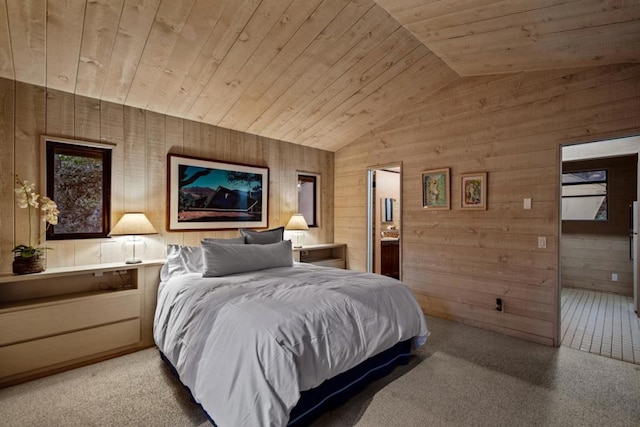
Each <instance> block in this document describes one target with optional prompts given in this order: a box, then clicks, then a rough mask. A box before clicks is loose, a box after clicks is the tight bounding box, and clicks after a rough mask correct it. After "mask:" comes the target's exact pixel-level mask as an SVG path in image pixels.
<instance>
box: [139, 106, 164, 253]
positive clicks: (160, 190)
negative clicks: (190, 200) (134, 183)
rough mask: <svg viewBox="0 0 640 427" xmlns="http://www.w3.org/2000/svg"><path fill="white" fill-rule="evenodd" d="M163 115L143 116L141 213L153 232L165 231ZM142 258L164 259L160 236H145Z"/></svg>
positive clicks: (147, 113)
mask: <svg viewBox="0 0 640 427" xmlns="http://www.w3.org/2000/svg"><path fill="white" fill-rule="evenodd" d="M165 118H166V116H165V115H162V114H158V113H154V112H151V111H147V112H145V144H144V145H145V160H146V165H145V170H146V173H145V195H146V198H145V206H144V212H145V213H146V215H147V218H149V221H151V224H153V226H154V227H155V229H156V230H165V229H166V227H167V225H166V219H167V215H166V213H167V212H166V211H167V210H166V206H167V192H166V188H167V184H166V180H167V176H166V162H167V155H166V149H165V146H166V141H165V132H166V127H165ZM145 240H147V241H148V242H149V243H148V244H147V248H146V251H145V252H143V253H141V256H144V257H145V258H151V259H158V258H163V257H164V256H165V252H164V250H163V249H164V248H163V246H164V245H163V238H162V235H158V234H154V235H149V236H145Z"/></svg>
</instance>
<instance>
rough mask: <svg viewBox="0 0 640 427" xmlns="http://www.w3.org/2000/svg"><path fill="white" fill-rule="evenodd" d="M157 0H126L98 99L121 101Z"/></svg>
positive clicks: (134, 68)
mask: <svg viewBox="0 0 640 427" xmlns="http://www.w3.org/2000/svg"><path fill="white" fill-rule="evenodd" d="M159 5H160V0H126V1H125V3H124V7H123V10H122V13H121V16H120V21H119V22H118V32H117V34H116V37H115V40H114V43H113V52H112V54H111V60H110V61H109V66H108V68H107V72H106V75H105V79H104V86H103V88H102V93H101V95H100V99H102V100H104V101H110V102H115V103H118V104H122V103H123V102H124V101H125V99H126V98H127V93H128V92H129V88H130V86H131V82H132V80H133V76H134V75H135V73H136V71H137V68H138V63H139V62H140V57H141V56H142V50H143V49H144V47H145V45H146V42H147V38H148V36H149V32H150V31H151V25H152V24H153V21H154V18H155V16H156V12H157V10H158V6H159Z"/></svg>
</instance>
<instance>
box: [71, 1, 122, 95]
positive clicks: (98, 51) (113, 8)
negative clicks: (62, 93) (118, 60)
mask: <svg viewBox="0 0 640 427" xmlns="http://www.w3.org/2000/svg"><path fill="white" fill-rule="evenodd" d="M123 3H124V0H96V1H91V2H87V6H86V9H85V16H84V27H83V30H82V44H81V47H80V60H79V62H78V64H77V65H78V77H77V81H76V92H75V93H76V94H77V95H82V96H87V97H89V98H94V99H100V95H101V94H102V88H103V86H104V80H105V76H106V74H107V69H108V67H109V61H110V60H111V57H112V52H113V42H114V40H115V37H116V33H117V31H118V22H119V21H120V13H121V12H122V5H123Z"/></svg>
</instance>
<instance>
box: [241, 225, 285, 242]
mask: <svg viewBox="0 0 640 427" xmlns="http://www.w3.org/2000/svg"><path fill="white" fill-rule="evenodd" d="M240 234H242V235H243V236H244V237H245V238H246V239H245V241H246V243H248V244H251V245H255V244H258V245H266V244H268V243H278V242H282V238H283V236H284V227H278V228H274V229H272V230H267V231H254V230H247V229H246V228H241V229H240Z"/></svg>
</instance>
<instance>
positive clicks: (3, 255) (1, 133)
mask: <svg viewBox="0 0 640 427" xmlns="http://www.w3.org/2000/svg"><path fill="white" fill-rule="evenodd" d="M0 6H2V5H0ZM15 90H16V84H15V82H13V81H11V80H7V79H0V171H2V173H1V174H0V206H3V207H4V208H2V209H0V271H11V263H12V260H13V253H12V252H11V250H12V249H13V247H14V246H15V244H16V243H15V242H16V240H15V227H14V221H15V212H14V209H13V205H14V200H15V199H14V198H15V193H14V192H13V189H14V188H15V177H14V174H15V173H16V170H15V123H14V119H15V105H16V100H15Z"/></svg>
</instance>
